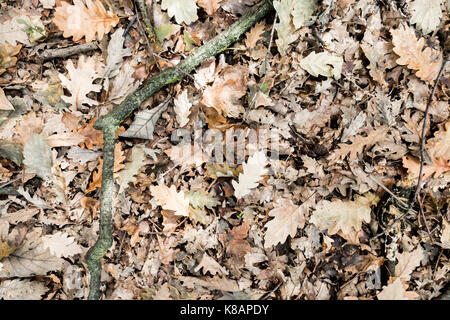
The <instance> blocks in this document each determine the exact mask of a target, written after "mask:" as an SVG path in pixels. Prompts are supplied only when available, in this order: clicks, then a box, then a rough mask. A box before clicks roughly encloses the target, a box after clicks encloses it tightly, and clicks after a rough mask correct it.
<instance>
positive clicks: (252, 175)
mask: <svg viewBox="0 0 450 320" xmlns="http://www.w3.org/2000/svg"><path fill="white" fill-rule="evenodd" d="M266 165H267V158H266V155H265V153H264V151H258V152H255V153H254V154H253V155H252V156H250V157H249V158H248V160H247V162H246V163H244V164H242V167H243V173H240V174H239V182H236V181H234V180H233V181H232V182H231V183H232V185H233V188H234V195H235V196H236V198H238V199H240V198H243V197H245V196H246V195H248V194H249V193H250V192H251V190H252V189H254V188H256V187H257V186H258V184H259V181H260V180H261V179H262V177H263V176H264V175H266V174H268V172H269V171H268V170H267V169H266Z"/></svg>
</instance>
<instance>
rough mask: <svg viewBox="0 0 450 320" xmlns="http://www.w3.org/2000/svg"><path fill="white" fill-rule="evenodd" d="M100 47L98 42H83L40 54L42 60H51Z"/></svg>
mask: <svg viewBox="0 0 450 320" xmlns="http://www.w3.org/2000/svg"><path fill="white" fill-rule="evenodd" d="M97 49H98V43H97V42H89V43H83V44H77V45H75V46H71V47H66V48H57V49H48V50H45V51H44V52H42V53H41V54H40V55H39V58H40V59H41V60H50V59H54V58H66V57H69V56H73V55H75V54H79V53H84V52H89V51H92V50H97Z"/></svg>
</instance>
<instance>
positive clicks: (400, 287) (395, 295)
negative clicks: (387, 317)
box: [377, 278, 419, 300]
mask: <svg viewBox="0 0 450 320" xmlns="http://www.w3.org/2000/svg"><path fill="white" fill-rule="evenodd" d="M407 289H408V285H407V284H405V283H404V282H403V281H402V280H401V279H400V278H396V279H395V281H393V282H392V283H390V284H388V285H387V286H385V287H384V288H383V290H382V291H381V292H380V293H379V294H378V295H377V298H378V300H417V299H419V295H418V294H417V293H416V292H412V291H406V290H407Z"/></svg>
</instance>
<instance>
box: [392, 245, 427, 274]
mask: <svg viewBox="0 0 450 320" xmlns="http://www.w3.org/2000/svg"><path fill="white" fill-rule="evenodd" d="M424 257H425V256H424V252H423V249H422V247H421V246H418V247H417V249H415V250H413V251H411V252H403V253H402V254H398V255H397V260H398V261H397V264H396V266H395V276H396V277H397V278H399V279H402V280H403V281H405V282H406V281H408V280H409V279H410V278H411V273H412V272H413V271H414V269H415V268H417V267H418V266H419V265H420V261H421V260H422V259H423V258H424Z"/></svg>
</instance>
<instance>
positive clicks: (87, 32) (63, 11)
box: [53, 0, 119, 42]
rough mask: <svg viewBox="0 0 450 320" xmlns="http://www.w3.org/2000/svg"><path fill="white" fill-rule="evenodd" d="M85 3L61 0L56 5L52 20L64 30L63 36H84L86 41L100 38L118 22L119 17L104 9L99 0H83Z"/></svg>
mask: <svg viewBox="0 0 450 320" xmlns="http://www.w3.org/2000/svg"><path fill="white" fill-rule="evenodd" d="M85 3H86V4H85ZM85 3H83V1H81V0H74V1H73V5H70V4H69V3H67V2H65V1H61V2H59V6H57V7H56V9H55V17H54V18H53V22H54V23H55V24H56V25H57V26H58V28H59V29H60V30H63V31H64V33H63V36H64V37H65V38H68V37H73V41H78V40H80V39H81V38H83V37H86V42H91V41H92V40H94V39H97V40H101V39H102V38H103V35H105V34H107V33H109V32H110V31H111V29H112V28H113V27H115V26H116V25H117V23H119V17H117V15H116V14H114V13H112V12H111V11H106V9H105V7H104V6H103V4H102V2H101V1H100V0H85Z"/></svg>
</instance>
